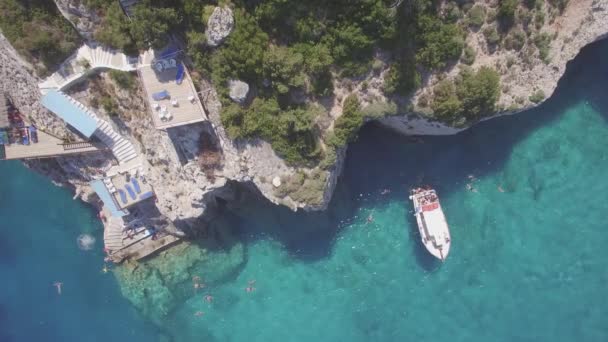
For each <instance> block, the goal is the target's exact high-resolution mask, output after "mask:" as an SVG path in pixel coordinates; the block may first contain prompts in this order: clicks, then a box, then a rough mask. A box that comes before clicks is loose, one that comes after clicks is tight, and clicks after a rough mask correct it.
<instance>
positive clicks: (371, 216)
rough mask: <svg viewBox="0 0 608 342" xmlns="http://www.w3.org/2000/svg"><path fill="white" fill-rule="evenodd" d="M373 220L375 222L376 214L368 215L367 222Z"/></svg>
mask: <svg viewBox="0 0 608 342" xmlns="http://www.w3.org/2000/svg"><path fill="white" fill-rule="evenodd" d="M372 222H374V215H372V214H369V216H368V217H367V220H366V224H367V223H372Z"/></svg>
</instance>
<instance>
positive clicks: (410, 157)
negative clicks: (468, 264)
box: [224, 41, 608, 271]
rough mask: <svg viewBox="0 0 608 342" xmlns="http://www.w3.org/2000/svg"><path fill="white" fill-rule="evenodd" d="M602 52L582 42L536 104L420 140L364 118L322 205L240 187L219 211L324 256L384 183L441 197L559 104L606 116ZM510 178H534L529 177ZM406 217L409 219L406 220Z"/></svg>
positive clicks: (246, 232)
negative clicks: (308, 206)
mask: <svg viewBox="0 0 608 342" xmlns="http://www.w3.org/2000/svg"><path fill="white" fill-rule="evenodd" d="M606 55H608V41H602V42H598V43H595V44H592V45H591V46H589V47H586V48H585V49H583V51H582V52H581V54H580V55H579V56H578V57H577V58H576V59H575V60H574V61H572V62H570V63H569V64H568V67H567V72H566V75H565V76H564V77H563V78H562V80H561V81H560V82H559V85H558V88H557V90H556V92H555V94H554V96H553V97H552V98H551V99H549V100H548V101H547V102H545V103H544V104H543V105H541V106H539V107H537V108H535V109H532V110H529V111H526V112H524V113H521V114H518V115H511V116H503V117H499V118H495V119H493V120H490V121H486V122H482V123H479V124H477V125H475V126H474V127H472V128H471V129H468V130H466V131H464V132H462V133H459V134H457V135H454V136H425V137H422V143H412V139H411V138H408V137H405V136H402V135H399V134H397V133H394V132H392V131H389V130H387V129H386V128H383V127H381V126H380V125H378V124H376V123H369V124H367V125H366V126H365V127H364V128H363V129H362V130H361V133H360V136H359V139H358V141H357V142H355V143H353V144H352V145H351V146H350V147H349V151H348V155H347V158H346V161H345V167H344V172H343V174H342V175H341V177H340V180H339V182H338V185H337V187H336V191H335V193H334V196H333V198H332V200H331V202H330V204H329V207H328V209H327V210H326V211H323V212H303V211H299V212H296V213H293V212H291V211H290V210H289V209H287V208H285V207H279V206H275V205H274V204H272V203H270V202H269V201H267V200H265V199H263V198H261V196H260V195H259V194H255V193H253V192H251V191H249V190H243V191H242V192H241V194H240V196H242V198H241V200H240V201H237V203H240V204H237V205H233V206H231V207H230V208H229V209H228V210H227V213H225V214H224V215H231V216H233V219H234V222H237V226H238V228H237V230H238V232H239V235H240V236H241V238H242V239H244V240H245V242H249V243H251V242H254V241H256V240H258V239H267V238H271V239H274V240H276V241H279V242H280V243H282V244H283V246H285V248H286V249H287V250H288V252H289V253H290V254H291V255H292V256H293V257H294V258H297V259H300V260H304V261H309V262H314V261H316V260H319V259H322V258H326V257H328V256H329V255H330V254H331V250H332V248H333V244H334V242H335V240H336V236H337V234H338V233H339V231H340V229H341V227H344V226H346V225H348V223H349V222H352V221H353V220H354V218H355V217H356V215H357V211H358V209H359V208H360V207H361V204H362V203H364V202H362V201H363V200H366V199H368V200H371V201H373V200H377V199H378V197H377V195H378V194H379V193H380V192H381V191H382V189H387V188H388V189H390V190H391V194H390V195H389V196H387V199H394V200H397V201H399V200H400V199H402V200H403V203H404V205H408V202H407V192H408V189H410V188H411V187H413V186H416V185H420V184H421V183H422V184H431V185H432V186H433V187H435V188H436V189H437V190H438V192H439V193H440V195H441V196H442V197H446V196H449V195H450V194H451V193H452V192H455V191H462V190H463V189H464V188H465V185H466V183H467V182H468V180H467V176H468V175H471V174H472V175H475V177H478V178H479V177H484V176H486V175H490V174H493V173H496V172H500V171H501V170H502V169H503V168H504V166H505V163H506V162H507V161H508V160H509V157H510V155H511V153H512V150H513V148H514V146H516V145H517V144H518V143H519V142H520V141H522V140H524V139H525V138H526V137H528V136H529V135H530V134H531V133H533V132H534V131H535V130H537V129H539V128H540V127H543V126H545V125H548V124H550V123H551V122H553V121H554V120H557V119H558V118H559V115H560V114H561V113H563V112H564V109H565V108H568V107H570V106H573V105H575V104H577V103H579V102H580V101H583V100H587V101H593V105H594V106H595V107H596V109H597V110H599V111H600V112H602V113H604V115H605V116H608V100H606V99H608V97H607V96H605V94H602V92H603V91H604V90H603V89H605V87H602V86H601V84H606V83H607V81H608V76H607V75H608V63H603V64H602V63H601V58H602V56H606ZM589 65H593V68H591V67H589ZM602 88H603V89H602ZM512 182H514V183H517V182H522V184H521V186H533V185H534V184H532V185H531V184H529V183H530V180H519V179H516V180H512ZM516 185H517V184H512V186H516ZM539 186H540V187H541V188H542V185H539ZM541 188H539V189H538V190H539V191H540V189H541ZM243 189H245V188H243ZM363 195H365V197H362V196H363ZM362 198H363V199H362ZM374 204H376V203H375V202H374ZM407 211H408V212H409V208H408V210H407ZM408 220H409V218H408ZM410 225H411V226H413V227H415V223H414V222H413V221H410ZM410 234H415V235H413V236H412V239H413V241H419V236H417V235H418V232H417V231H414V232H410ZM415 245H416V247H415V248H414V250H413V253H414V255H415V257H416V259H417V260H418V261H419V264H420V265H421V267H423V268H424V269H426V270H429V271H433V270H436V269H437V268H438V267H440V265H439V264H437V262H436V261H435V260H434V259H433V258H432V257H430V256H429V255H428V253H427V252H426V251H425V250H424V247H423V246H421V244H415Z"/></svg>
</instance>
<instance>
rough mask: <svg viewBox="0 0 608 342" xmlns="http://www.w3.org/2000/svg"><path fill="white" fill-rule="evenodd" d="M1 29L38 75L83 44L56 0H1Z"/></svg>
mask: <svg viewBox="0 0 608 342" xmlns="http://www.w3.org/2000/svg"><path fill="white" fill-rule="evenodd" d="M0 13H1V14H2V15H0V29H2V33H3V34H4V36H5V37H6V38H7V39H8V41H9V42H10V43H11V44H12V45H13V46H14V47H15V49H16V50H17V51H18V52H19V53H20V54H21V55H23V56H24V57H25V58H26V59H27V60H28V61H29V62H31V63H32V64H34V65H35V66H36V69H37V71H38V74H40V76H45V75H47V74H48V73H49V71H51V70H52V69H54V68H55V67H56V66H57V65H59V64H60V63H61V62H63V60H64V59H65V58H67V57H68V56H69V55H70V54H72V52H73V51H74V50H75V49H76V48H77V47H78V45H79V44H80V37H79V36H78V33H77V32H76V30H74V28H73V27H72V25H71V24H70V23H69V22H68V21H67V20H66V19H65V18H64V17H63V16H62V15H61V13H59V11H58V10H57V6H55V3H53V2H52V1H41V0H38V1H19V0H3V1H0Z"/></svg>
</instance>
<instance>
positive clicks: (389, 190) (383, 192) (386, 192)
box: [380, 189, 391, 195]
mask: <svg viewBox="0 0 608 342" xmlns="http://www.w3.org/2000/svg"><path fill="white" fill-rule="evenodd" d="M390 193H391V189H384V190H382V191H381V192H380V195H386V194H390Z"/></svg>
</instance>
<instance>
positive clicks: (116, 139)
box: [61, 93, 137, 164]
mask: <svg viewBox="0 0 608 342" xmlns="http://www.w3.org/2000/svg"><path fill="white" fill-rule="evenodd" d="M61 94H62V95H63V96H65V97H66V98H67V99H68V100H69V101H70V102H72V103H73V104H75V105H76V106H78V107H79V108H80V109H82V110H83V111H84V112H85V113H87V114H88V115H89V116H90V117H91V118H93V120H95V122H97V130H95V133H93V134H95V136H96V137H97V138H99V140H101V141H102V142H103V143H104V144H105V145H106V146H108V147H109V148H110V149H111V150H112V153H113V154H114V157H116V159H117V160H118V163H119V164H123V163H126V162H128V161H130V160H132V159H135V158H137V152H136V151H135V147H134V146H133V144H132V143H131V142H130V141H129V140H127V139H125V138H124V137H123V136H122V135H120V134H119V133H118V132H116V131H115V130H114V128H113V127H112V125H111V124H110V123H108V122H107V121H105V120H103V119H101V118H99V117H98V116H97V114H95V113H93V111H91V110H90V109H89V108H87V107H85V105H83V104H82V103H80V102H78V101H76V100H75V99H74V98H72V97H70V96H68V95H66V94H64V93H61Z"/></svg>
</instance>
